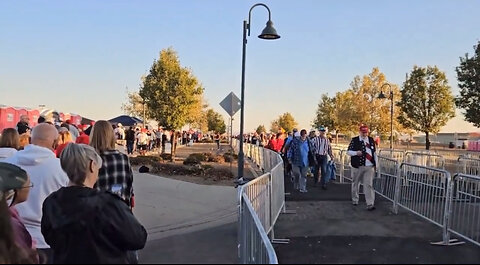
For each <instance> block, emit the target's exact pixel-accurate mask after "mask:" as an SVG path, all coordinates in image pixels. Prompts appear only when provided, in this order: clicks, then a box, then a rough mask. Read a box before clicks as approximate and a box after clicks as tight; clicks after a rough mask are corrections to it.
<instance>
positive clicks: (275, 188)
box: [267, 163, 285, 233]
mask: <svg viewBox="0 0 480 265" xmlns="http://www.w3.org/2000/svg"><path fill="white" fill-rule="evenodd" d="M284 173H285V172H284V168H283V163H280V164H277V165H276V166H275V167H274V168H273V169H272V171H271V190H272V196H271V211H270V212H271V217H270V220H271V221H272V225H271V227H270V229H271V230H270V231H267V233H270V232H271V231H272V230H273V228H274V226H275V223H276V222H277V220H278V218H279V217H280V214H281V213H282V212H283V213H284V212H285V181H284Z"/></svg>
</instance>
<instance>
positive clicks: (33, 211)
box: [4, 123, 68, 262]
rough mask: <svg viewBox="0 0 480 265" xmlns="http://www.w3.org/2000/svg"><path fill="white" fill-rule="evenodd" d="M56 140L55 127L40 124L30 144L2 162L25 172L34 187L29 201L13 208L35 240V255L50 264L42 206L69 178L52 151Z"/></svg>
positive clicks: (33, 133)
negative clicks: (43, 231) (44, 236)
mask: <svg viewBox="0 0 480 265" xmlns="http://www.w3.org/2000/svg"><path fill="white" fill-rule="evenodd" d="M57 139H58V131H57V129H56V128H55V126H53V125H51V124H48V123H42V124H39V125H37V126H35V127H34V128H33V130H32V144H30V145H27V146H26V147H25V149H24V150H22V151H18V152H17V153H16V154H15V155H13V156H12V157H9V158H7V159H6V160H4V162H6V163H10V164H13V165H16V166H19V167H20V168H22V169H23V170H25V171H26V172H27V173H28V175H29V176H30V181H31V183H32V185H34V187H35V188H33V189H31V191H30V195H29V196H28V199H27V200H26V201H25V202H24V203H21V204H19V205H17V206H16V209H17V210H18V214H19V216H20V218H22V219H23V220H24V223H25V227H26V228H27V230H28V232H29V233H30V235H31V236H32V238H33V239H34V240H35V242H36V246H37V250H38V252H39V253H40V254H41V255H42V256H45V257H46V258H47V260H48V262H51V260H52V257H53V253H52V251H51V249H50V246H49V245H48V244H47V242H45V239H44V238H43V235H42V232H41V225H40V224H41V220H42V203H43V201H44V200H45V199H46V198H47V197H48V196H49V195H50V194H52V193H53V192H55V191H57V190H59V189H60V188H61V187H65V186H66V185H67V184H68V177H67V175H66V174H65V172H64V171H63V169H62V167H61V166H60V160H59V159H58V158H56V157H55V154H54V152H53V151H54V150H55V147H56V143H57Z"/></svg>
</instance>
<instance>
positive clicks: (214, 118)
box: [207, 109, 227, 134]
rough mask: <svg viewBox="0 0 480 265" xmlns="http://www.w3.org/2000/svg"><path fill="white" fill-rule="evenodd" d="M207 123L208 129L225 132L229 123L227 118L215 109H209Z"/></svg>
mask: <svg viewBox="0 0 480 265" xmlns="http://www.w3.org/2000/svg"><path fill="white" fill-rule="evenodd" d="M207 123H208V130H209V131H214V132H216V133H217V132H218V133H221V134H223V133H225V132H226V131H227V125H225V120H224V119H223V117H222V115H221V114H220V113H218V112H215V111H214V110H213V109H208V110H207Z"/></svg>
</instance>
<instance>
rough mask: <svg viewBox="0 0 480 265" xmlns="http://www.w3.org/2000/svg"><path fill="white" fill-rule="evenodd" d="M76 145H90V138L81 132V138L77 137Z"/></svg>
mask: <svg viewBox="0 0 480 265" xmlns="http://www.w3.org/2000/svg"><path fill="white" fill-rule="evenodd" d="M75 143H76V144H87V145H88V144H90V137H89V136H88V135H87V134H86V133H84V132H81V133H80V136H78V137H77V140H76V141H75Z"/></svg>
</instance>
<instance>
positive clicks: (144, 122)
mask: <svg viewBox="0 0 480 265" xmlns="http://www.w3.org/2000/svg"><path fill="white" fill-rule="evenodd" d="M145 116H146V115H145V99H144V100H143V128H144V129H145V128H146V125H147V124H146V123H147V120H146V119H145Z"/></svg>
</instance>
